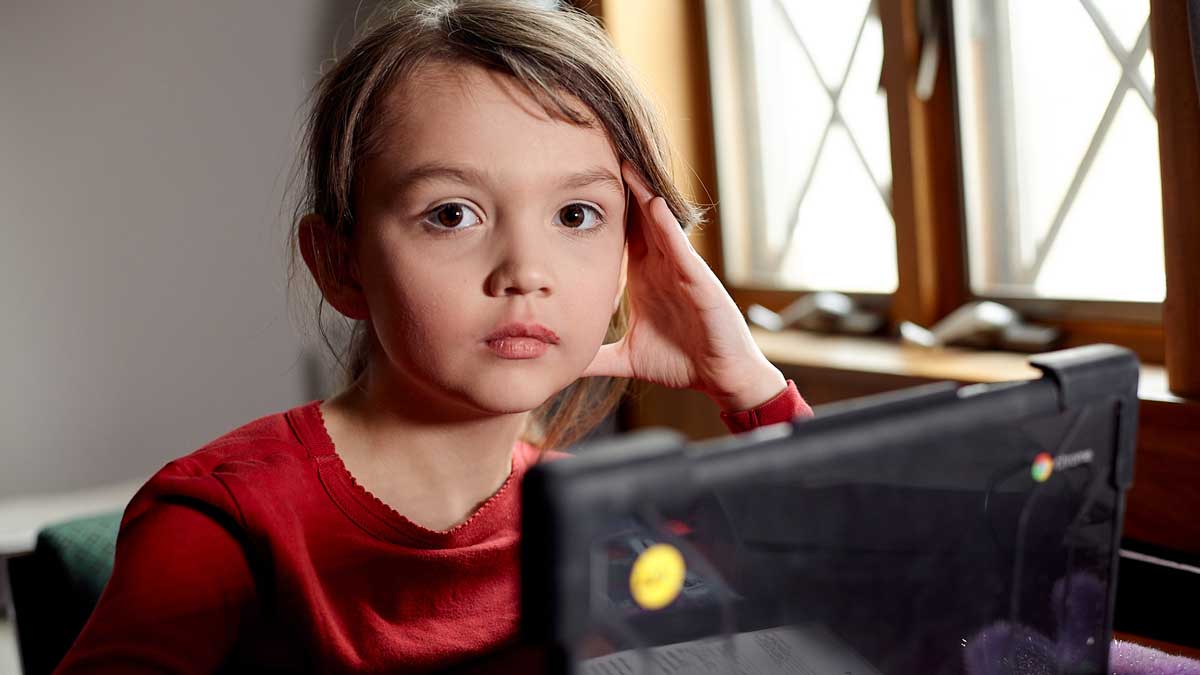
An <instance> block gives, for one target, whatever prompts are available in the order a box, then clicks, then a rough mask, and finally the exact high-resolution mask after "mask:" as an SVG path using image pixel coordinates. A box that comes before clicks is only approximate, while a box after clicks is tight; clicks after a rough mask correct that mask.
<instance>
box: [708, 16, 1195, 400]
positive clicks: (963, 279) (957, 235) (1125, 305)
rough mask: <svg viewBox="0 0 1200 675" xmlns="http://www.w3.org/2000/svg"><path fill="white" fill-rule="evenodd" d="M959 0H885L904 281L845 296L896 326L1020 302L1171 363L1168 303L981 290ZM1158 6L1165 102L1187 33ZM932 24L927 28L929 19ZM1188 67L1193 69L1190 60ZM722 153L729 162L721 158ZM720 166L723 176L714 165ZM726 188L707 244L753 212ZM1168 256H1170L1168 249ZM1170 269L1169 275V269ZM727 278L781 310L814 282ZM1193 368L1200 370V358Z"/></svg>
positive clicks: (726, 122) (717, 111)
mask: <svg viewBox="0 0 1200 675" xmlns="http://www.w3.org/2000/svg"><path fill="white" fill-rule="evenodd" d="M698 4H701V5H702V6H701V7H700V10H701V11H702V12H709V11H710V9H711V8H710V5H708V4H707V3H698ZM1165 4H1168V5H1169V4H1170V3H1169V2H1168V3H1165ZM950 5H951V2H950V0H884V1H880V2H877V12H878V15H879V20H880V24H881V27H882V30H883V40H884V57H883V58H884V63H883V70H882V80H883V85H884V87H885V89H886V90H887V91H888V92H889V93H892V94H893V95H889V96H888V101H887V108H888V126H889V138H890V150H891V161H892V216H893V220H894V223H895V227H896V256H897V288H896V290H895V291H894V292H893V293H891V294H874V293H851V294H848V295H850V297H851V298H853V299H854V300H855V301H856V302H858V303H860V304H862V305H863V306H865V307H868V308H871V309H875V310H879V311H884V312H886V313H888V316H889V319H890V326H889V327H890V328H892V329H893V331H894V329H895V327H896V326H898V325H899V323H900V322H902V321H913V322H915V323H918V324H921V325H925V326H929V325H932V324H934V323H936V322H937V321H939V320H940V319H942V318H943V317H945V316H946V315H947V314H949V313H950V312H952V311H954V310H955V309H956V308H958V307H959V306H961V305H962V304H964V303H966V302H969V301H971V300H994V301H996V302H1000V303H1003V304H1006V305H1008V306H1010V307H1012V308H1013V309H1015V310H1017V311H1018V312H1020V313H1021V314H1022V316H1024V317H1026V318H1028V319H1030V320H1033V321H1036V322H1038V323H1041V324H1045V325H1050V326H1054V327H1056V328H1058V329H1060V330H1061V331H1062V332H1063V344H1064V346H1068V347H1069V346H1075V345H1080V344H1087V343H1092V342H1111V343H1114V344H1120V345H1123V346H1126V347H1129V348H1131V349H1133V350H1134V351H1135V352H1137V354H1138V356H1139V357H1140V358H1141V359H1142V360H1143V361H1145V362H1148V363H1164V361H1166V358H1167V357H1166V351H1167V350H1166V344H1167V339H1166V331H1165V330H1164V325H1166V323H1167V318H1166V316H1165V315H1166V314H1167V311H1166V309H1165V306H1166V305H1165V303H1150V302H1127V301H1105V300H1076V299H1054V298H1032V297H1012V296H1002V295H998V294H986V293H974V292H972V290H971V288H970V273H969V272H970V270H969V267H968V266H969V261H968V256H967V250H966V234H965V231H966V229H965V225H966V223H965V208H964V204H963V185H962V172H961V165H960V161H961V159H960V158H961V152H960V141H959V136H958V133H959V132H958V117H957V114H958V111H957V101H956V97H955V95H954V88H953V87H954V59H953V44H952V40H951V39H950V35H951V33H950V30H951V26H952V21H951V18H952V17H951V14H950V12H951V6H950ZM1156 11H1157V12H1158V14H1159V15H1160V16H1161V15H1163V14H1164V12H1169V13H1172V14H1175V15H1177V14H1179V13H1180V12H1185V11H1186V10H1183V9H1181V8H1178V7H1167V8H1164V2H1163V1H1162V0H1151V24H1152V25H1151V29H1152V36H1151V39H1152V44H1153V45H1154V46H1155V47H1157V49H1155V52H1156V57H1155V61H1154V62H1155V70H1156V74H1155V89H1156V104H1157V106H1158V108H1159V110H1160V111H1161V110H1164V108H1165V106H1167V105H1171V99H1172V97H1171V96H1170V95H1168V98H1167V100H1166V101H1163V100H1161V96H1160V95H1159V93H1157V92H1158V90H1162V89H1178V87H1166V86H1165V85H1163V84H1161V83H1164V82H1175V81H1177V79H1179V76H1177V75H1173V72H1174V71H1172V72H1164V71H1167V70H1170V69H1171V68H1174V69H1175V70H1179V69H1180V68H1179V67H1178V64H1172V63H1164V64H1162V65H1160V64H1159V61H1168V62H1169V61H1171V60H1172V59H1170V58H1159V57H1158V55H1157V52H1160V51H1162V52H1164V53H1167V54H1170V53H1171V52H1172V51H1173V50H1172V49H1171V48H1169V47H1167V46H1166V45H1160V44H1159V43H1160V42H1163V40H1164V39H1169V40H1172V42H1171V44H1176V43H1178V36H1175V37H1167V38H1164V36H1162V35H1157V36H1156V35H1155V33H1162V32H1163V30H1164V29H1163V28H1162V27H1158V26H1157V24H1159V23H1162V22H1161V21H1155V12H1156ZM924 12H928V13H929V15H930V16H931V17H932V19H931V20H932V22H933V23H932V24H930V23H929V21H930V19H929V18H927V19H926V25H927V26H930V25H932V26H933V27H934V28H935V30H936V34H934V35H924V34H923V32H922V29H921V18H922V13H924ZM712 21H713V18H712V17H708V22H709V25H710V26H711V24H712ZM1170 28H1174V29H1176V31H1177V32H1178V31H1179V30H1180V28H1181V29H1182V33H1183V40H1184V42H1185V43H1186V40H1187V35H1186V21H1184V22H1180V23H1176V24H1173V25H1172V26H1170ZM925 32H927V33H928V32H930V31H929V30H928V29H927V30H926V31H925ZM705 38H706V45H705V48H706V49H708V48H709V47H708V45H709V38H710V36H708V35H706V36H705ZM925 39H936V41H937V46H936V49H937V62H938V64H939V67H938V68H937V71H936V76H935V79H934V84H933V87H932V90H931V95H930V96H929V97H928V98H926V99H924V100H921V99H920V98H918V97H917V96H916V94H915V82H916V78H917V71H918V68H919V58H920V52H921V49H922V47H923V46H924V43H923V40H925ZM1174 51H1175V52H1176V54H1175V55H1183V56H1186V54H1187V52H1186V50H1183V51H1179V50H1174ZM1175 60H1179V59H1175ZM717 61H718V59H716V58H710V59H709V62H710V72H711V74H712V75H715V74H716V70H717V69H718V68H720V67H726V68H727V66H720V65H718V64H717V63H716V62H717ZM1187 70H1189V71H1190V64H1188V68H1187ZM742 77H744V75H742ZM1175 98H1178V97H1175ZM729 105H730V104H727V103H723V102H722V101H721V100H719V99H717V100H715V102H714V104H713V107H712V108H711V110H713V113H712V114H713V118H714V119H713V121H714V127H715V131H716V133H717V134H720V133H721V129H722V128H723V127H725V128H728V127H730V126H733V125H736V124H738V116H737V115H736V114H731V113H730V112H729ZM723 107H724V110H725V113H724V114H722V110H723ZM1158 122H1159V128H1160V163H1161V165H1162V167H1163V175H1164V180H1165V178H1166V176H1167V174H1168V171H1167V166H1168V165H1169V164H1172V163H1174V164H1177V163H1178V160H1177V158H1175V157H1174V155H1177V154H1179V153H1178V151H1177V150H1178V147H1179V144H1178V143H1175V144H1174V145H1172V146H1171V147H1170V148H1168V147H1166V145H1167V141H1165V140H1163V139H1164V137H1166V136H1170V134H1169V133H1166V132H1163V131H1162V128H1163V126H1164V124H1166V125H1169V124H1171V122H1170V121H1166V122H1164V120H1163V119H1162V113H1160V116H1159V118H1158ZM1192 140H1193V141H1194V140H1195V139H1192ZM714 145H715V146H716V147H717V148H718V152H719V147H720V145H721V142H720V141H719V139H717V138H716V137H714ZM721 159H722V160H725V161H728V160H726V158H724V157H722V158H721ZM713 174H714V177H715V167H714V169H713ZM1185 175H1190V174H1185ZM722 178H725V176H722ZM742 182H744V180H743V181H742ZM707 184H709V185H716V182H715V180H714V181H713V182H712V183H707ZM725 187H726V190H725V192H724V193H723V194H722V197H723V202H722V203H721V207H720V208H718V209H717V211H716V216H717V217H716V218H715V219H714V222H712V223H710V224H709V225H708V226H707V227H706V230H707V231H706V232H705V233H703V235H702V238H703V239H705V240H707V242H706V246H707V247H708V248H709V249H712V248H720V247H721V245H722V243H727V241H726V240H727V239H729V238H730V237H731V236H732V233H729V232H726V233H724V236H722V228H721V227H720V223H721V221H722V220H724V218H725V217H728V218H730V220H731V222H738V221H742V222H745V220H746V218H747V217H748V209H747V207H746V205H745V203H744V202H745V199H746V197H745V196H744V195H741V194H736V193H738V192H739V191H741V192H744V191H745V189H744V188H745V186H740V187H739V186H734V188H733V189H730V186H729V185H726V186H725ZM1169 190H1170V188H1168V187H1167V186H1166V184H1165V183H1164V188H1163V193H1164V195H1163V199H1164V207H1167V203H1168V202H1169V201H1171V200H1172V199H1174V200H1175V201H1176V202H1177V201H1178V200H1179V197H1178V196H1175V197H1172V196H1171V195H1170V194H1168V192H1169ZM1167 210H1168V209H1167V208H1164V221H1166V220H1167V215H1166V211H1167ZM1191 212H1193V213H1195V212H1197V211H1195V210H1193V211H1191ZM1164 228H1165V229H1167V230H1168V232H1169V231H1171V225H1170V224H1168V223H1166V222H1164ZM1175 229H1178V226H1175ZM1167 240H1168V241H1174V240H1173V239H1167ZM1165 248H1168V249H1169V247H1165ZM1167 255H1168V256H1169V252H1168V254H1167ZM719 275H720V276H721V278H722V280H724V279H725V275H724V274H723V270H721V271H720V272H719ZM1168 276H1169V277H1170V273H1169V274H1168ZM1176 276H1178V272H1176ZM1168 283H1170V282H1168ZM1193 285H1200V282H1193ZM726 286H727V288H728V289H729V291H730V294H731V295H732V296H733V298H734V300H735V301H737V302H738V305H739V306H741V307H742V308H743V309H744V308H745V307H746V306H748V305H749V304H752V303H758V304H763V305H765V306H767V307H770V308H771V309H776V310H778V309H781V308H782V307H784V306H786V305H788V304H790V303H791V302H793V301H795V300H796V299H798V298H800V297H802V296H803V295H805V294H807V293H810V292H812V291H804V290H784V289H770V288H762V287H755V286H747V285H739V284H736V283H728V282H727V284H726ZM1181 294H1182V292H1180V291H1176V292H1175V295H1177V296H1178V295H1181ZM1196 300H1197V301H1200V298H1197V299H1196ZM1191 331H1192V332H1191V334H1193V335H1198V336H1200V328H1192V329H1191ZM1175 360H1176V361H1177V362H1181V361H1187V360H1188V359H1187V357H1177V358H1176V359H1175ZM1189 367H1191V368H1192V369H1193V370H1200V364H1196V365H1195V366H1189ZM1176 381H1190V380H1180V379H1179V378H1178V377H1173V378H1172V382H1173V383H1174V382H1176ZM1187 386H1191V385H1187ZM1173 387H1174V385H1173Z"/></svg>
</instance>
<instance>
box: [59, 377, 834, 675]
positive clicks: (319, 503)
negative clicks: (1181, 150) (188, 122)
mask: <svg viewBox="0 0 1200 675" xmlns="http://www.w3.org/2000/svg"><path fill="white" fill-rule="evenodd" d="M319 403H320V402H319V401H313V402H311V403H308V404H306V405H302V406H299V407H297V408H294V409H292V410H289V411H286V412H283V413H277V414H274V415H270V416H268V417H263V418H261V419H258V420H255V421H253V422H251V423H249V424H247V425H245V426H243V427H240V428H238V429H235V430H234V431H231V432H229V433H228V434H226V435H224V436H222V437H220V438H218V439H217V440H215V441H213V442H211V443H209V444H208V445H206V446H204V447H203V448H201V449H199V450H197V451H195V452H193V453H191V454H189V455H187V456H185V457H182V458H180V459H176V460H174V461H172V462H170V463H168V464H167V465H166V466H164V467H163V468H162V469H161V470H159V471H158V472H157V473H156V474H155V475H154V476H153V477H151V479H150V480H149V481H147V482H146V484H145V485H143V486H142V488H141V489H140V490H139V491H138V493H137V494H136V495H135V496H134V498H133V499H132V500H131V501H130V503H129V505H128V506H127V507H126V509H125V513H124V516H123V518H122V520H121V528H120V533H119V535H118V537H117V548H116V560H115V564H114V567H113V574H112V577H111V579H110V580H109V582H108V585H107V586H106V587H105V589H104V593H103V595H102V596H101V598H100V601H99V603H98V605H97V607H96V609H95V611H94V612H93V614H92V616H91V618H90V619H89V620H88V622H87V625H86V626H85V627H84V629H83V631H82V633H81V634H80V636H79V638H78V639H77V640H76V642H75V644H74V646H73V647H72V648H71V650H70V652H69V653H68V654H67V656H66V658H65V659H64V660H63V663H62V664H60V666H59V668H58V670H57V671H56V673H84V672H86V673H97V672H103V673H107V672H113V673H137V672H155V673H160V672H180V673H208V672H217V671H222V670H226V671H228V670H236V671H238V672H241V671H246V672H263V673H266V672H320V673H336V672H422V671H426V670H429V669H432V668H436V667H439V666H442V665H446V664H448V663H451V662H454V661H458V660H461V659H463V658H465V657H470V656H473V655H477V654H482V653H486V652H489V651H491V650H494V649H496V648H497V647H499V646H502V645H504V644H505V643H508V642H510V641H511V640H512V639H513V638H514V637H515V636H516V631H517V618H518V617H517V613H518V605H519V589H518V584H519V572H520V570H519V565H518V559H517V540H518V534H519V527H520V514H519V507H520V497H519V494H518V492H519V488H520V480H521V477H522V476H523V475H524V473H525V471H526V470H527V469H528V467H529V466H530V465H531V464H532V463H533V462H535V461H537V457H538V451H537V449H536V448H534V447H532V446H530V445H527V444H524V443H518V444H517V447H516V448H515V451H514V453H513V463H512V473H511V474H510V476H509V478H508V479H507V480H506V481H505V483H504V484H503V485H502V486H501V487H500V489H499V491H497V492H496V493H495V494H494V495H493V496H492V497H491V498H489V499H488V500H487V501H486V502H484V503H483V504H482V505H481V506H480V507H479V508H478V509H477V510H476V511H475V513H474V514H473V515H472V516H471V517H470V518H469V519H468V520H467V521H466V522H464V523H462V524H460V525H457V526H455V527H454V528H452V529H450V530H447V531H443V532H436V531H433V530H429V529H426V528H423V527H421V526H419V525H417V524H416V523H413V522H412V521H410V520H407V519H406V518H404V517H403V516H402V515H400V514H399V513H397V512H396V511H395V510H393V509H392V508H390V507H389V506H387V505H386V504H384V503H383V502H382V501H380V500H379V499H377V498H376V497H375V496H374V495H372V494H371V493H370V492H368V491H367V490H365V489H364V488H363V487H361V486H360V485H359V484H358V483H357V482H356V481H355V480H354V477H353V476H351V475H350V473H349V472H348V471H347V470H346V467H345V466H344V465H343V464H342V461H341V459H340V458H339V456H338V455H337V453H336V452H335V450H334V447H333V442H332V441H331V440H330V437H329V434H328V433H327V431H326V429H325V425H324V423H323V421H322V419H321V414H320V409H319V408H318V405H319ZM810 414H811V410H810V409H809V408H808V406H807V405H806V404H805V402H804V400H803V399H802V398H801V397H800V394H799V392H797V390H796V386H795V384H794V383H792V382H791V381H790V380H789V381H788V387H787V389H786V390H785V391H784V392H782V393H780V394H779V395H778V396H776V397H775V398H773V399H771V400H770V401H768V402H766V403H764V404H762V405H761V406H758V407H757V408H754V409H752V410H748V411H742V412H737V413H722V415H721V418H722V420H723V421H724V422H725V425H726V426H727V427H728V428H729V429H730V430H731V431H734V432H738V431H744V430H747V429H751V428H754V427H756V426H760V425H765V424H771V423H774V422H780V421H784V420H788V419H790V418H791V417H793V416H797V415H810ZM553 455H555V456H561V455H562V453H553Z"/></svg>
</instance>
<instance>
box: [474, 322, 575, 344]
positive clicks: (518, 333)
mask: <svg viewBox="0 0 1200 675" xmlns="http://www.w3.org/2000/svg"><path fill="white" fill-rule="evenodd" d="M502 338H534V339H536V340H541V341H542V342H545V343H546V344H550V345H556V344H558V335H556V334H555V333H554V331H552V330H550V329H549V328H546V327H545V326H543V325H542V324H540V323H516V322H514V323H508V324H505V325H503V326H501V327H499V328H497V329H496V330H494V331H492V332H491V333H490V334H488V336H487V337H486V338H484V339H483V341H484V342H491V341H493V340H500V339H502Z"/></svg>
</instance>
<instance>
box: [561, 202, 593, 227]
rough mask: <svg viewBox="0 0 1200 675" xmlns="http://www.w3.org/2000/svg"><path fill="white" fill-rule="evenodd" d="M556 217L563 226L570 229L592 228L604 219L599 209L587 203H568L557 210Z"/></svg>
mask: <svg viewBox="0 0 1200 675" xmlns="http://www.w3.org/2000/svg"><path fill="white" fill-rule="evenodd" d="M558 219H559V222H560V223H562V225H563V226H564V227H569V228H571V229H572V230H594V229H596V228H597V227H599V226H600V225H601V224H602V223H603V222H604V219H603V217H602V216H601V214H600V211H599V209H597V208H596V207H594V206H588V205H587V204H568V205H566V206H564V207H563V208H561V209H559V210H558Z"/></svg>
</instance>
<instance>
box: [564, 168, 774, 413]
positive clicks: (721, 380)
mask: <svg viewBox="0 0 1200 675" xmlns="http://www.w3.org/2000/svg"><path fill="white" fill-rule="evenodd" d="M621 169H622V174H623V175H624V177H625V181H626V183H628V185H629V188H630V190H631V197H632V203H631V204H630V207H629V216H628V217H629V219H630V222H629V223H628V226H627V232H628V234H627V236H628V238H629V281H628V286H627V288H628V291H629V299H630V305H631V310H632V316H631V320H630V326H629V332H628V333H626V335H625V337H624V338H622V339H621V340H620V341H618V342H615V343H613V344H607V345H603V346H601V347H600V351H599V353H597V354H596V358H595V359H593V360H592V362H591V364H589V365H588V367H587V368H586V369H584V372H583V377H590V376H595V375H607V376H614V377H632V378H635V379H639V380H645V381H648V382H654V383H655V384H661V385H664V386H667V387H671V388H673V389H683V388H690V389H696V390H698V391H702V392H704V393H705V394H707V395H708V396H709V397H710V398H712V399H713V401H715V402H716V403H717V405H719V406H720V407H721V409H722V410H725V411H733V410H745V409H748V408H753V407H755V406H757V405H759V404H761V403H764V402H766V401H767V400H769V399H771V398H772V397H774V396H775V395H776V394H778V393H779V392H781V391H783V390H784V389H785V388H786V387H787V380H785V379H784V377H783V374H782V373H780V372H779V369H778V368H776V367H775V366H773V365H771V363H770V362H769V361H768V360H767V358H766V357H765V356H763V353H762V351H760V350H759V348H758V345H757V344H755V342H754V339H753V338H752V337H751V335H750V329H749V327H747V325H746V322H745V320H744V319H743V318H742V313H741V311H740V310H738V307H737V305H736V304H735V303H734V302H733V298H731V297H729V294H728V293H727V292H726V291H725V288H724V287H723V286H722V285H721V282H720V281H719V280H718V279H717V277H716V275H715V274H713V272H712V270H711V269H709V267H708V264H707V263H706V262H704V259H703V258H701V257H700V254H698V253H696V250H695V249H693V248H692V244H691V242H690V241H688V238H687V235H686V234H684V232H683V229H682V228H681V227H680V226H679V221H677V220H676V219H675V216H674V215H672V214H671V210H670V208H668V207H667V203H666V201H665V200H663V199H662V198H661V197H657V196H655V195H654V194H652V193H651V192H650V190H649V188H648V187H647V185H646V183H645V182H644V181H642V179H641V177H640V176H639V175H637V173H636V171H635V170H634V169H633V167H632V166H630V165H629V164H628V163H622V165H621Z"/></svg>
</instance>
